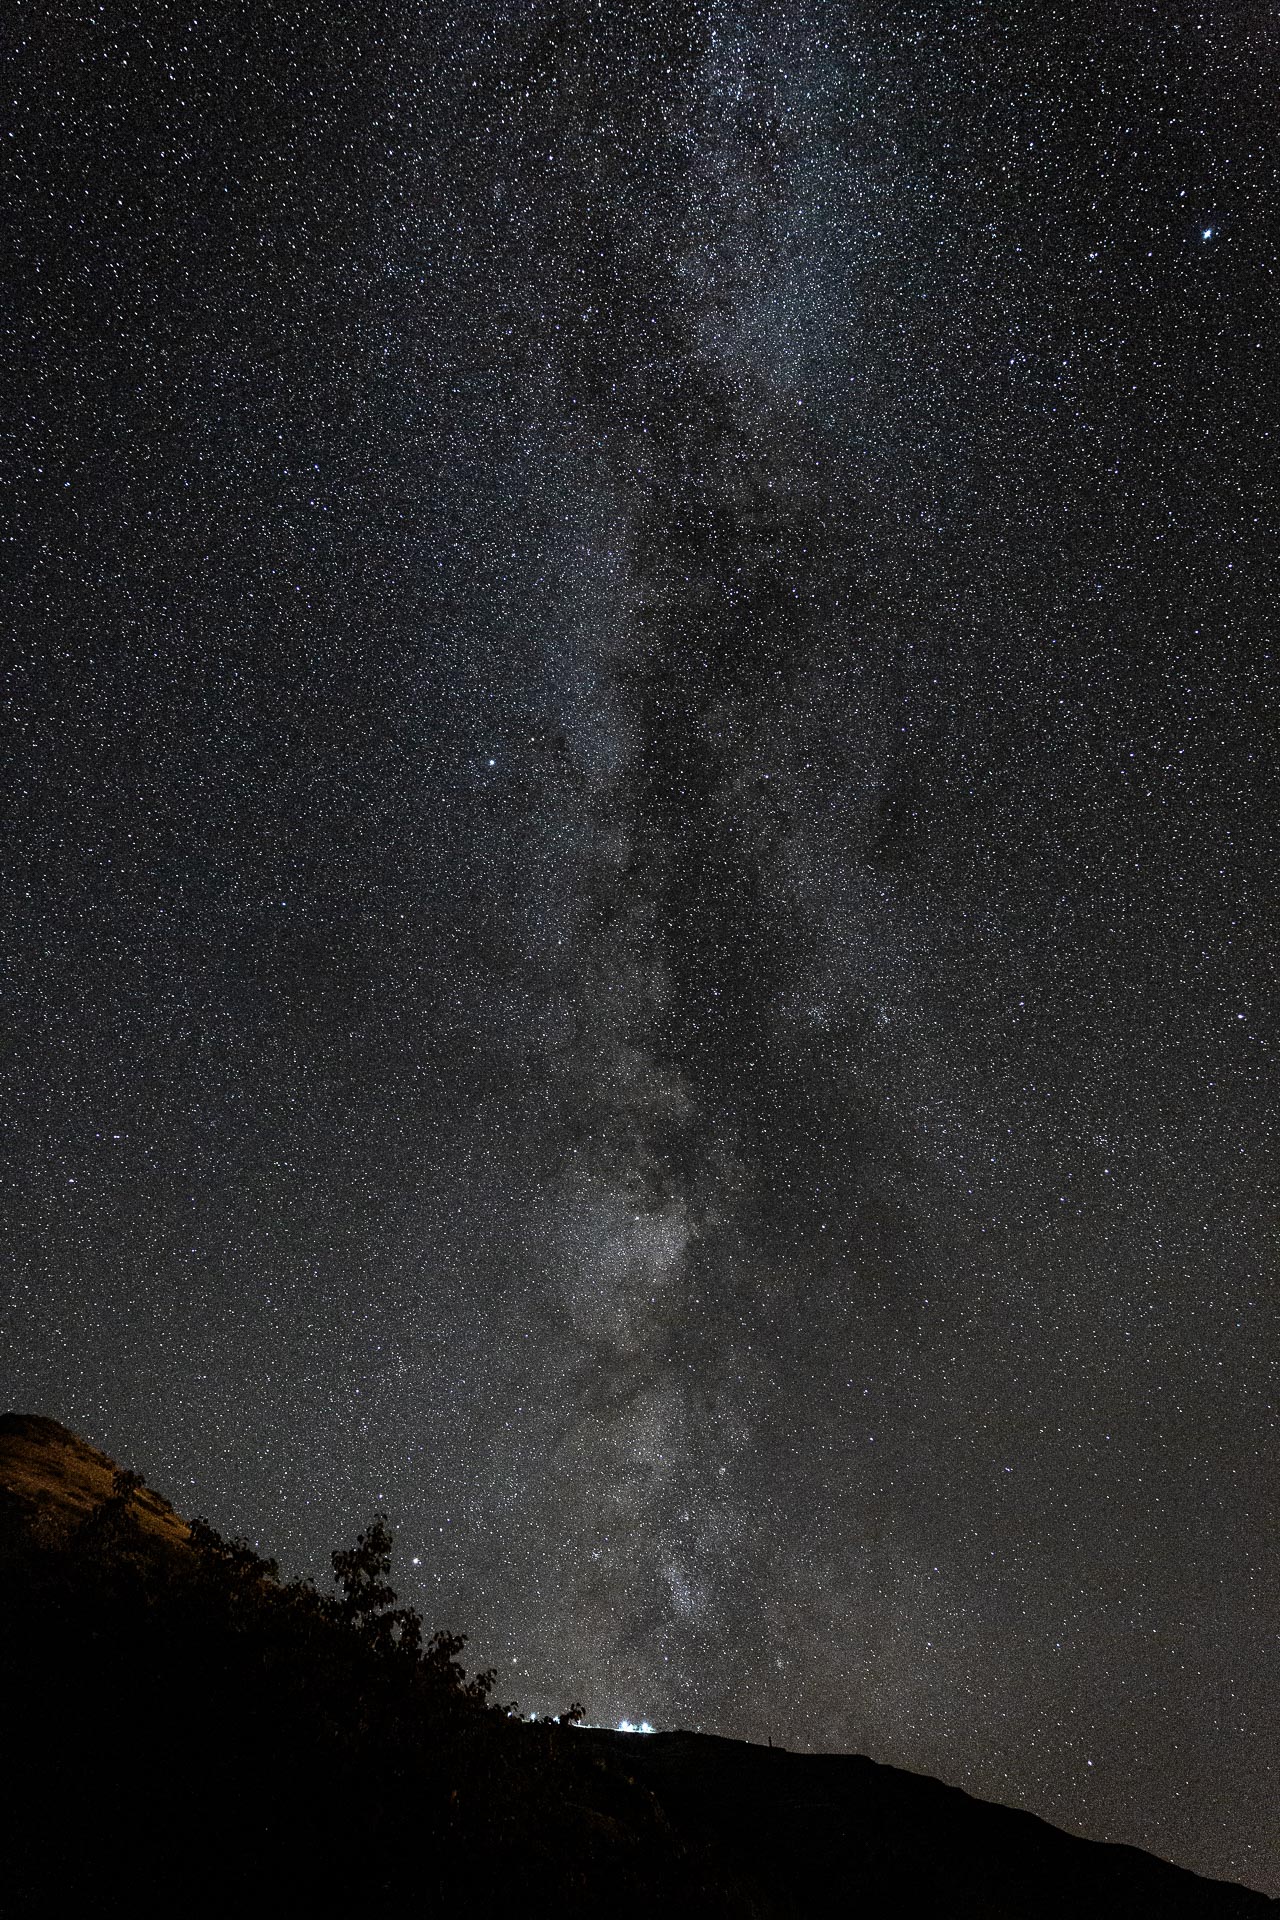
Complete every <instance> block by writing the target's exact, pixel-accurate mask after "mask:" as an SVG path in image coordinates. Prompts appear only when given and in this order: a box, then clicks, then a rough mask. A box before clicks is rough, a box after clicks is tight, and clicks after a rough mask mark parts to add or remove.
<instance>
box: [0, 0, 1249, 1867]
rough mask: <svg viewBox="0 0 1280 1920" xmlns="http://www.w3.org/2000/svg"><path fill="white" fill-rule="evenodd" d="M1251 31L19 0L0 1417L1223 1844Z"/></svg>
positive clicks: (1162, 25)
mask: <svg viewBox="0 0 1280 1920" xmlns="http://www.w3.org/2000/svg"><path fill="white" fill-rule="evenodd" d="M1278 55H1280V25H1278V24H1277V18H1276V15H1275V12H1274V9H1273V8H1272V7H1271V6H1270V5H1268V4H1263V0H1240V3H1239V4H1225V3H1224V4H1221V5H1204V6H1194V5H1186V4H1181V0H1160V4H1158V5H1156V4H1150V5H1139V4H1136V3H1135V0H1119V4H1117V5H1112V6H1109V7H1107V8H1106V9H1100V10H1098V11H1093V10H1091V9H1088V8H1083V7H1080V6H1078V5H1072V6H1069V7H1068V6H1055V5H1045V4H1042V3H1041V0H1035V4H1032V0H1021V4H1015V3H1014V0H1007V3H1006V4H997V3H996V0H990V4H986V5H977V4H966V5H949V4H948V5H943V4H924V3H921V4H917V5H906V4H896V3H894V0H886V3H884V4H877V5H861V4H848V5H845V4H838V3H837V0H786V4H771V3H766V0H749V3H747V4H738V5H729V4H720V3H719V0H715V3H712V4H698V5H693V4H687V5H675V4H666V0H655V4H652V5H647V6H646V5H642V4H636V5H626V6H622V5H615V4H604V0H599V3H595V0H507V3H506V4H498V3H497V0H473V4H466V5H458V4H456V3H455V4H452V5H442V6H427V5H417V6H415V5H411V4H408V3H407V0H406V4H402V5H400V6H378V5H370V6H367V7H366V6H361V7H359V8H356V7H341V8H339V7H330V6H326V5H323V4H318V5H308V6H305V7H302V6H299V7H296V8H293V7H284V6H280V5H264V4H261V0H254V4H252V5H247V4H234V3H232V4H225V5H219V6H218V7H216V8H215V7H209V6H207V5H204V4H203V0H191V4H185V5H182V6H176V5H169V4H167V3H166V0H148V4H146V5H145V6H141V7H137V8H133V9H128V8H126V7H124V6H123V5H121V4H119V3H118V0H107V4H105V5H103V6H101V7H97V6H90V5H87V4H57V3H56V0H55V4H51V5H45V6H41V7H38V8H31V9H29V10H28V12H27V14H26V24H25V27H22V26H20V27H19V29H18V31H17V33H16V34H15V37H14V40H13V42H12V44H11V48H10V59H9V62H8V68H9V73H8V83H7V86H6V88H5V98H6V101H7V102H11V103H12V104H11V105H9V104H7V105H6V107H5V118H6V120H7V122H8V125H7V128H6V135H7V137H6V138H5V139H4V140H3V143H2V145H3V154H0V166H2V167H3V187H2V188H0V198H2V200H3V211H4V213H5V215H6V220H7V225H8V227H9V231H10V233H11V236H12V239H13V254H12V264H11V266H10V267H9V269H8V270H7V274H6V279H7V283H8V292H9V296H10V297H9V303H8V305H9V319H8V323H7V324H8V333H7V343H8V345H7V353H6V366H7V377H8V385H9V395H10V404H9V405H8V407H7V408H6V417H7V422H8V426H7V432H8V436H9V441H8V454H9V457H8V465H9V467H10V469H11V471H13V472H15V473H16V476H17V482H18V484H17V490H16V496H15V498H16V507H15V509H14V511H13V512H12V513H11V514H10V515H9V516H8V519H7V533H6V539H7V551H8V553H9V569H8V571H9V572H10V577H11V578H12V579H13V580H14V581H15V583H16V593H15V595H14V598H13V600H12V602H11V604H12V605H13V606H14V609H15V613H16V619H15V620H14V621H13V623H12V629H13V631H14V632H16V636H17V644H16V647H14V648H13V650H12V652H11V654H10V658H9V662H8V665H7V667H6V670H5V677H4V686H3V699H4V713H5V740H6V746H5V755H6V760H7V772H6V775H5V779H4V797H5V807H6V815H7V824H6V827H5V835H4V853H5V857H4V891H3V957H4V965H5V977H4V997H3V1008H4V1038H3V1051H2V1052H0V1100H2V1110H3V1119H4V1126H5V1142H4V1150H3V1172H2V1179H3V1236H2V1246H3V1260H4V1267H3V1280H2V1294H0V1297H2V1301H3V1317H2V1318H0V1389H2V1391H0V1397H2V1398H3V1399H4V1400H6V1401H7V1402H8V1403H10V1404H13V1405H17V1406H20V1407H23V1408H26V1409H30V1410H37V1411H43V1412H47V1413H50V1414H53V1415H55V1416H56V1417H58V1418H61V1419H63V1420H65V1421H67V1422H68V1423H69V1424H71V1425H73V1426H75V1427H76V1428H78V1429H79V1430H81V1431H82V1432H84V1433H85V1434H86V1435H87V1436H88V1437H90V1438H91V1439H93V1440H94V1441H95V1442H97V1443H98V1444H100V1445H103V1446H105V1447H106V1448H107V1449H108V1450H109V1451H110V1452H112V1453H113V1454H114V1455H116V1456H117V1457H118V1458H120V1459H122V1460H124V1461H127V1462H130V1463H132V1464H135V1465H137V1466H138V1467H139V1468H141V1469H142V1470H143V1471H144V1472H145V1473H146V1474H147V1476H148V1478H150V1479H152V1480H153V1481H154V1482H155V1484H157V1485H158V1486H159V1487H160V1488H161V1489H162V1490H164V1491H165V1492H167V1493H168V1494H169V1495H170V1496H171V1497H172V1498H173V1499H174V1500H175V1501H176V1502H177V1503H178V1504H179V1506H181V1507H182V1508H184V1509H185V1510H186V1511H188V1512H191V1511H203V1512H205V1513H207V1514H208V1515H209V1516H210V1517H211V1518H212V1519H213V1520H214V1521H215V1523H216V1524H218V1525H219V1526H222V1527H224V1528H226V1529H228V1530H231V1531H236V1532H242V1533H245V1534H247V1535H248V1536H249V1537H251V1538H253V1539H255V1540H257V1541H258V1542H260V1543H261V1545H262V1546H263V1548H264V1549H265V1550H267V1551H272V1552H276V1553H278V1554H279V1556H280V1557H281V1559H282V1561H283V1562H284V1563H285V1564H286V1566H288V1567H289V1568H291V1569H305V1570H307V1571H310V1572H312V1573H314V1574H316V1575H320V1574H322V1573H323V1572H325V1571H326V1569H327V1555H328V1551H329V1549H330V1548H331V1547H332V1546H334V1545H336V1544H339V1543H342V1542H345V1541H348V1540H350V1539H351V1538H352V1537H353V1536H354V1533H355V1531H356V1530H357V1529H358V1527H359V1526H361V1525H363V1524H364V1522H365V1521H366V1520H367V1519H368V1518H369V1517H370V1516H371V1514H372V1513H373V1512H374V1511H375V1510H377V1509H378V1508H380V1507H381V1508H383V1509H385V1510H386V1511H387V1513H388V1514H389V1515H390V1517H391V1520H392V1523H393V1525H394V1526H395V1528H396V1530H397V1534H398V1543H399V1544H398V1567H399V1582H398V1584H399V1585H400V1588H401V1590H402V1592H403V1593H404V1595H405V1596H406V1597H408V1598H410V1599H411V1600H413V1601H414V1602H415V1603H416V1604H419V1605H420V1606H421V1608H422V1610H423V1612H424V1614H425V1615H426V1617H427V1619H428V1621H429V1622H430V1623H435V1624H442V1625H443V1624H448V1625H451V1626H458V1627H466V1628H469V1629H470V1631H471V1634H472V1651H473V1653H474V1655H475V1658H476V1661H477V1663H478V1664H486V1663H488V1662H489V1661H493V1662H495V1663H496V1664H497V1665H498V1666H499V1668H500V1671H501V1676H502V1677H501V1680H500V1689H501V1691H502V1692H503V1694H504V1695H505V1696H506V1697H510V1698H515V1699H517V1700H518V1701H519V1702H520V1703H521V1705H522V1706H523V1707H525V1708H535V1709H538V1710H543V1711H545V1710H547V1709H559V1708H560V1707H562V1706H564V1705H565V1704H566V1703H567V1702H568V1701H569V1700H570V1699H571V1698H574V1697H581V1698H582V1699H583V1700H584V1701H585V1702H586V1704H587V1706H588V1709H589V1713H590V1717H591V1718H593V1719H598V1720H605V1721H613V1720H617V1719H618V1718H620V1717H622V1716H624V1715H626V1716H628V1717H630V1718H633V1719H639V1718H640V1717H642V1716H644V1717H647V1718H648V1719H649V1720H651V1721H653V1722H655V1723H656V1724H659V1725H671V1724H680V1725H695V1726H703V1727H707V1728H710V1729H714V1730H716V1731H720V1732H724V1733H731V1734H738V1735H743V1736H746V1737H749V1738H753V1739H764V1738H765V1736H766V1735H769V1736H772V1738H773V1739H774V1740H775V1741H776V1742H781V1743H784V1744H788V1745H791V1746H793V1747H797V1748H809V1747H813V1748H830V1749H857V1750H861V1751H865V1752H867V1753H869V1754H871V1755H872V1756H873V1757H875V1758H877V1759H880V1760H884V1761H890V1762H893V1763H896V1764H899V1765H905V1766H909V1767H912V1768H917V1769H921V1770H925V1771H928V1772H933V1773H937V1774H940V1775H942V1776H943V1777H944V1778H946V1779H948V1780H950V1781H953V1782H956V1783H958V1784H960V1785H963V1786H965V1787H967V1788H968V1789H969V1790H970V1791H972V1792H974V1793H977V1794H982V1795H985V1796H989V1797H993V1798H998V1799H1001V1800H1005V1801H1009V1802H1013V1803H1016V1804H1020V1805H1023V1806H1027V1807H1030V1808H1033V1809H1034V1810H1036V1811H1037V1812H1040V1813H1042V1814H1045V1815H1047V1816H1048V1817H1049V1818H1051V1819H1053V1820H1056V1821H1058V1822H1060V1823H1062V1824H1065V1825H1067V1826H1069V1827H1073V1828H1078V1829H1080V1830H1082V1831H1084V1832H1086V1833H1088V1834H1090V1835H1093V1836H1097V1837H1106V1838H1112V1839H1117V1840H1126V1841H1131V1842H1134V1843H1137V1844H1139V1845H1142V1846H1147V1847H1150V1848H1153V1849H1154V1850H1156V1851H1157V1852H1159V1853H1161V1854H1164V1855H1165V1856H1166V1857H1170V1858H1173V1859H1175V1860H1177V1861H1180V1862H1182V1863H1185V1864H1188V1865H1190V1866H1193V1867H1196V1868H1199V1869H1201V1870H1202V1871H1208V1872H1211V1873H1217V1874H1222V1875H1227V1876H1231V1877H1236V1878H1240V1879H1244V1880H1248V1881H1250V1882H1252V1883H1254V1884H1256V1885H1258V1886H1261V1887H1263V1888H1266V1889H1268V1890H1271V1891H1273V1892H1280V1822H1278V1820H1277V1814H1276V1806H1277V1796H1276V1786H1277V1781H1276V1771H1277V1769H1276V1760H1277V1752H1276V1734H1275V1725H1276V1719H1275V1710H1276V1704H1277V1700H1278V1699H1280V1654H1278V1628H1280V1606H1278V1603H1277V1570H1278V1569H1277V1517H1278V1516H1277V1511H1276V1508H1277V1487H1278V1486H1280V1458H1278V1457H1277V1450H1276V1445H1275V1398H1274V1395H1275V1383H1276V1358H1277V1353H1278V1351H1280V1340H1278V1338H1277V1333H1278V1329H1277V1315H1276V1287H1275V1242H1274V1228H1275V1219H1276V1201H1277V1197H1278V1195H1277V1178H1276V1174H1277V1159H1276V1151H1275V1148H1276V1140H1275V1113H1276V1104H1277V1103H1276V1083H1275V1078H1274V1074H1275V1065H1274V1061H1275V1055H1274V1014H1275V998H1274V986H1275V979H1274V975H1275V950H1276V949H1275V937H1274V920H1273V918H1272V911H1273V905H1274V895H1275V882H1276V876H1277V870H1278V863H1277V845H1276V839H1277V832H1276V829H1277V819H1278V818H1280V779H1278V777H1277V768H1276V742H1277V731H1276V719H1277V716H1276V686H1277V680H1276V674H1275V667H1274V663H1273V662H1272V660H1271V658H1270V655H1269V647H1270V644H1271V642H1270V632H1271V629H1272V627H1273V625H1274V622H1275V607H1276V595H1277V586H1278V584H1280V582H1278V581H1277V572H1278V571H1280V566H1278V556H1280V546H1278V544H1277V518H1278V517H1280V516H1278V515H1277V510H1276V507H1277V497H1278V496H1277V474H1276V469H1275V464H1274V458H1275V443H1276V433H1277V419H1278V417H1280V407H1278V402H1280V382H1278V381H1277V358H1276V356H1277V328H1276V318H1277V290H1278V288H1280V279H1278V278H1277V265H1278V262H1280V191H1278V185H1280V169H1278V163H1277V145H1276V132H1275V111H1276V100H1277V97H1280V57H1278ZM15 563H16V564H15Z"/></svg>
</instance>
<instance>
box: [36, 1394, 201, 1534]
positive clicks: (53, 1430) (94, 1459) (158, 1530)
mask: <svg viewBox="0 0 1280 1920" xmlns="http://www.w3.org/2000/svg"><path fill="white" fill-rule="evenodd" d="M116 1471H117V1467H116V1462H115V1461H114V1460H112V1459H111V1458H110V1457H109V1456H108V1455H107V1454H105V1453H99V1451H98V1449H97V1448H96V1447H91V1446H90V1445H89V1443H88V1441H87V1440H82V1439H81V1438H80V1436H79V1434H76V1433H72V1431H71V1429H70V1428H69V1427H64V1426H62V1425H61V1424H60V1423H59V1422H58V1421H57V1420H48V1419H46V1418H45V1417H44V1416H43V1415H42V1414H38V1413H4V1414H0V1494H3V1495H4V1496H5V1505H6V1506H7V1507H8V1508H9V1510H10V1512H11V1513H14V1512H16V1513H17V1514H19V1515H20V1516H21V1517H22V1518H23V1519H25V1520H26V1521H27V1523H28V1524H29V1525H30V1526H31V1527H32V1529H33V1530H34V1531H35V1532H37V1533H39V1534H40V1535H41V1536H42V1537H44V1538H49V1539H58V1538H62V1537H65V1536H66V1535H67V1534H69V1533H70V1532H71V1531H72V1529H73V1528H74V1527H76V1526H77V1525H79V1523H80V1522H81V1521H82V1520H85V1519H87V1518H88V1516H89V1515H90V1514H91V1513H92V1512H94V1510H95V1509H96V1508H98V1507H100V1506H102V1504H103V1503H104V1501H106V1500H109V1499H110V1498H111V1494H112V1489H113V1480H114V1476H115V1473H116ZM130 1506H131V1510H132V1513H133V1516H134V1518H135V1520H136V1521H137V1523H138V1525H139V1526H140V1527H141V1528H142V1530H143V1532H144V1533H146V1534H148V1535H150V1536H152V1537H153V1538H157V1539H163V1540H166V1541H168V1542H170V1543H171V1544H173V1545H174V1546H185V1545H186V1542H187V1536H188V1532H189V1529H188V1527H187V1523H186V1521H185V1520H184V1519H183V1518H182V1516H181V1515H180V1514H178V1513H176V1512H175V1511H174V1509H173V1508H172V1507H171V1506H170V1505H169V1502H168V1501H167V1500H166V1499H165V1498H164V1497H163V1495H162V1494H158V1493H156V1492H154V1491H153V1489H152V1488H150V1487H146V1486H143V1487H139V1488H138V1489H136V1490H135V1492H134V1493H133V1496H132V1499H131V1502H130Z"/></svg>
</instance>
